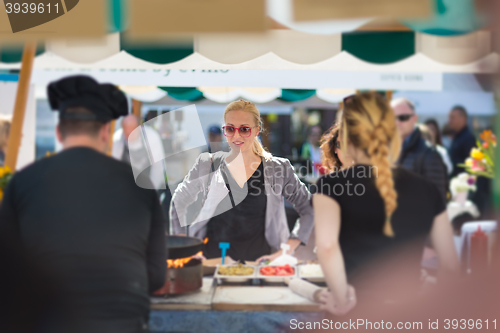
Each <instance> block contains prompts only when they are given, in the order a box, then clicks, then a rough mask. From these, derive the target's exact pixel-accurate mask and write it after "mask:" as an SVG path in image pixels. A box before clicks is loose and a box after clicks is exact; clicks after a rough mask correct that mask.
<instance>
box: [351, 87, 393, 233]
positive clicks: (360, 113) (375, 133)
mask: <svg viewBox="0 0 500 333" xmlns="http://www.w3.org/2000/svg"><path fill="white" fill-rule="evenodd" d="M344 107H345V109H344V110H345V112H344V113H343V117H344V121H343V124H344V126H345V129H346V132H347V133H348V135H347V136H348V138H349V141H350V142H351V143H352V144H353V145H354V146H355V147H356V148H358V149H361V150H364V151H365V152H366V155H367V156H368V157H369V158H370V161H371V164H372V165H373V166H375V167H376V168H377V170H378V175H377V178H376V181H375V185H376V186H377V190H378V192H379V193H380V196H381V197H382V200H383V201H384V207H385V215H386V220H385V224H384V227H383V232H384V234H385V235H386V236H389V237H393V236H394V231H393V229H392V225H391V216H392V214H393V213H394V211H395V210H396V208H397V197H398V196H397V193H396V190H395V189H394V180H393V178H392V170H391V165H392V163H393V162H394V161H395V160H397V157H398V155H399V149H400V144H401V141H400V140H401V139H400V137H399V135H398V133H397V128H396V121H395V117H394V114H393V111H392V109H391V108H390V107H389V105H388V104H387V102H386V101H385V99H384V98H382V97H381V96H380V95H378V94H376V93H362V94H358V95H355V96H353V97H352V98H351V99H350V100H348V101H347V102H346V103H345V105H344Z"/></svg>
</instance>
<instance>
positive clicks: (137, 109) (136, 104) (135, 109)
mask: <svg viewBox="0 0 500 333" xmlns="http://www.w3.org/2000/svg"><path fill="white" fill-rule="evenodd" d="M141 109H142V102H141V101H138V100H136V99H132V114H134V115H135V116H136V117H138V118H139V119H141Z"/></svg>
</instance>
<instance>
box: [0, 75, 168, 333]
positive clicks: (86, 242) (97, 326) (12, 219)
mask: <svg viewBox="0 0 500 333" xmlns="http://www.w3.org/2000/svg"><path fill="white" fill-rule="evenodd" d="M48 98H49V102H50V106H51V108H52V109H53V110H56V111H59V125H58V126H57V129H56V134H57V139H58V140H59V141H60V142H61V143H62V145H63V151H62V152H60V153H58V154H56V155H54V156H51V157H48V158H44V159H42V160H40V161H38V162H35V163H34V164H32V165H30V166H28V167H26V168H25V169H23V170H21V171H18V172H17V173H16V174H15V175H14V177H13V178H12V180H11V181H10V182H9V184H8V186H7V189H6V191H5V197H4V200H3V202H2V206H1V208H0V234H2V235H5V234H7V235H11V236H10V238H11V240H12V242H14V243H15V244H17V246H19V247H20V248H21V250H22V251H23V255H25V256H26V260H28V261H29V262H33V263H37V265H38V266H39V267H42V268H43V269H44V274H46V276H47V278H48V279H49V281H51V282H52V283H54V285H57V286H58V288H60V290H61V292H62V293H63V295H65V297H66V299H67V300H69V301H71V304H70V305H69V307H70V308H71V310H72V311H71V312H72V313H73V314H75V316H76V317H74V318H75V322H72V323H70V324H71V326H72V328H71V329H68V330H66V332H76V333H80V332H82V333H97V332H107V333H118V332H119V333H139V332H147V331H148V329H147V323H148V316H149V308H150V301H149V295H150V293H152V292H154V291H155V290H158V289H159V288H160V287H162V286H163V284H164V282H165V276H166V253H165V250H166V247H165V228H164V223H165V221H164V216H163V213H162V210H161V207H160V203H159V200H158V196H157V195H156V192H155V191H152V190H146V189H143V188H140V187H138V186H137V185H136V183H135V182H134V176H133V174H132V171H131V168H130V166H128V165H127V164H125V163H122V162H120V161H116V160H115V159H113V158H110V157H108V156H107V155H106V152H107V149H108V147H109V140H110V122H111V121H112V120H115V119H117V118H119V117H120V116H125V115H126V114H127V112H128V105H127V98H126V96H125V94H124V93H123V92H121V91H120V90H119V89H118V88H117V87H115V86H113V85H111V84H99V83H98V82H96V81H95V80H94V79H92V78H90V77H87V76H73V77H68V78H64V79H61V80H60V81H56V82H53V83H51V84H50V85H49V87H48ZM26 302H28V303H29V300H26ZM56 320H66V318H56Z"/></svg>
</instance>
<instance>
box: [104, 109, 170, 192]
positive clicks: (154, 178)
mask: <svg viewBox="0 0 500 333" xmlns="http://www.w3.org/2000/svg"><path fill="white" fill-rule="evenodd" d="M150 120H151V119H150ZM140 125H141V123H140V119H139V118H138V117H137V116H135V115H133V114H129V115H127V116H126V117H124V118H123V120H122V128H120V129H118V130H117V131H116V132H115V133H114V135H113V149H112V152H111V155H112V156H113V157H114V158H116V159H117V160H120V161H122V162H125V163H127V164H129V165H130V164H131V155H132V159H133V161H134V163H133V165H132V166H133V168H134V169H135V170H137V171H136V172H137V173H139V172H140V174H139V175H138V177H137V183H138V184H145V183H148V182H151V183H152V185H153V186H154V188H155V189H156V190H158V189H162V188H165V172H164V170H163V164H162V163H161V162H157V163H153V165H151V163H150V159H149V156H148V149H151V151H152V154H153V156H164V152H165V151H164V149H163V142H162V139H161V137H160V134H159V133H158V132H157V131H156V130H155V129H154V128H152V127H151V126H148V125H144V126H141V127H142V130H143V131H144V133H145V137H147V140H148V147H146V146H145V145H144V141H143V138H142V135H141V131H140V130H139V129H138V127H139V126H140ZM136 129H137V130H136ZM143 170H144V171H143ZM148 177H149V181H148V179H147V178H148Z"/></svg>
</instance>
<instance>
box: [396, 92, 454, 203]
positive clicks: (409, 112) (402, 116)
mask: <svg viewBox="0 0 500 333" xmlns="http://www.w3.org/2000/svg"><path fill="white" fill-rule="evenodd" d="M391 107H392V108H393V110H394V114H395V117H396V125H397V127H398V129H399V134H400V136H401V139H402V141H403V148H402V151H401V155H400V158H399V161H398V165H400V166H401V167H403V168H405V169H407V170H409V171H412V172H414V173H416V174H418V175H421V176H422V177H424V178H425V179H428V180H430V181H431V182H433V183H434V184H435V185H436V186H437V187H438V189H439V192H440V193H441V195H442V197H443V200H446V196H447V192H448V174H447V171H446V166H445V164H444V163H443V160H442V159H441V155H439V153H438V152H437V151H436V149H435V148H434V147H433V146H432V145H431V144H429V143H426V141H425V140H424V139H423V138H422V133H421V132H420V130H419V129H418V126H416V125H417V121H418V117H417V115H416V113H415V106H414V104H413V103H412V102H411V101H409V100H408V99H406V98H398V99H395V100H393V101H392V102H391Z"/></svg>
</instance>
